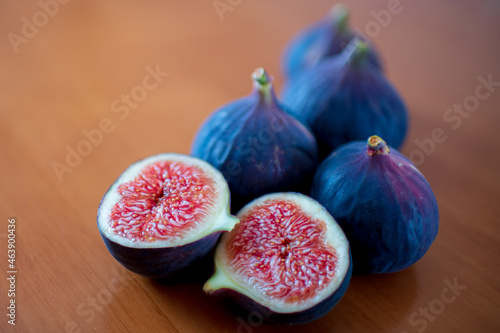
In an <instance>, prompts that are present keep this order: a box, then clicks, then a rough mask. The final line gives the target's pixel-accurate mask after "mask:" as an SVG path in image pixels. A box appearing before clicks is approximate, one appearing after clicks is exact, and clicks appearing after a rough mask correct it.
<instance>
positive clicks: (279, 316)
mask: <svg viewBox="0 0 500 333" xmlns="http://www.w3.org/2000/svg"><path fill="white" fill-rule="evenodd" d="M237 217H238V218H239V219H240V223H239V224H238V225H237V226H236V227H235V228H234V229H233V230H232V231H231V232H230V233H227V234H225V235H223V236H222V237H221V240H220V243H219V244H218V245H217V248H216V251H215V273H214V275H213V276H212V277H211V278H210V279H209V280H208V281H207V282H206V283H205V285H204V290H205V292H207V293H209V294H212V295H222V296H228V297H231V298H233V299H235V300H236V301H237V302H238V303H239V304H240V305H241V306H242V307H243V308H245V309H246V310H247V311H250V312H252V311H257V313H259V314H260V315H261V316H262V317H263V318H264V319H266V320H268V321H271V322H276V323H289V324H291V323H306V322H310V321H312V320H315V319H317V318H319V317H321V316H323V315H325V314H326V313H328V312H329V311H330V310H331V309H332V308H333V307H334V306H335V305H336V304H337V303H338V301H339V300H340V299H341V297H342V296H343V294H344V293H345V291H346V289H347V286H348V284H349V281H350V278H351V271H352V265H351V256H350V250H349V243H348V241H347V238H346V237H345V235H344V233H343V232H342V229H341V228H340V227H339V225H338V224H337V223H336V222H335V220H334V219H333V218H332V216H331V215H330V214H329V213H328V212H327V211H326V210H325V209H324V207H322V206H321V205H320V204H319V203H317V202H316V201H315V200H313V199H311V198H310V197H308V196H305V195H302V194H298V193H291V192H289V193H274V194H268V195H265V196H263V197H260V198H258V199H256V200H254V201H252V202H251V203H249V204H248V205H246V206H245V207H244V208H243V209H242V210H241V211H240V212H239V213H238V215H237Z"/></svg>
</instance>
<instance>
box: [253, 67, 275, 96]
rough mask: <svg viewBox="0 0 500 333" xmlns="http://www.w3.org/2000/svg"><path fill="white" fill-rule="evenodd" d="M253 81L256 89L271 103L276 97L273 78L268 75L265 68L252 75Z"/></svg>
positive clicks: (258, 69) (255, 71)
mask: <svg viewBox="0 0 500 333" xmlns="http://www.w3.org/2000/svg"><path fill="white" fill-rule="evenodd" d="M252 80H253V85H254V87H255V89H257V91H258V92H259V94H260V95H261V97H262V98H263V100H264V101H265V102H270V101H272V100H273V97H274V90H273V84H272V82H273V77H272V76H270V75H269V74H267V72H266V71H265V70H264V68H262V67H259V68H257V69H256V70H254V71H253V73H252Z"/></svg>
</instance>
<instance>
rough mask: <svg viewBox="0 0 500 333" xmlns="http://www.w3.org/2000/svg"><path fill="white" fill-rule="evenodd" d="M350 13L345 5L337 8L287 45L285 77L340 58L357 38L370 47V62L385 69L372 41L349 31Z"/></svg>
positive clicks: (353, 31) (339, 5)
mask: <svg viewBox="0 0 500 333" xmlns="http://www.w3.org/2000/svg"><path fill="white" fill-rule="evenodd" d="M348 19H349V13H348V10H347V8H346V7H345V6H344V5H342V4H336V5H334V6H333V7H332V9H331V10H330V12H329V13H328V14H327V15H326V16H325V17H323V18H322V19H321V20H319V21H318V22H315V23H313V24H312V25H310V26H308V27H306V28H304V29H303V30H302V31H301V32H299V33H298V34H297V35H296V36H295V37H294V38H293V39H292V40H291V41H290V43H289V44H288V45H287V47H286V49H285V52H284V54H283V58H282V69H283V74H284V75H285V77H287V78H292V77H294V76H295V75H297V74H298V73H300V72H302V71H303V70H306V69H308V68H311V67H314V66H316V65H317V64H318V63H319V62H321V61H323V60H325V59H328V58H330V57H332V56H336V55H338V54H340V53H341V52H342V50H343V49H344V48H345V47H346V46H347V45H348V44H349V43H350V42H351V41H352V40H353V39H355V38H360V39H362V40H364V41H365V42H367V43H368V44H370V52H369V55H368V58H369V61H370V62H371V63H372V64H373V65H374V66H375V67H377V68H379V69H382V61H381V60H380V59H381V58H380V55H379V53H378V52H377V51H376V50H375V47H374V46H373V44H372V43H371V42H370V41H369V39H368V37H366V36H365V35H363V34H362V33H361V32H359V31H357V30H353V29H351V28H350V27H349V23H348Z"/></svg>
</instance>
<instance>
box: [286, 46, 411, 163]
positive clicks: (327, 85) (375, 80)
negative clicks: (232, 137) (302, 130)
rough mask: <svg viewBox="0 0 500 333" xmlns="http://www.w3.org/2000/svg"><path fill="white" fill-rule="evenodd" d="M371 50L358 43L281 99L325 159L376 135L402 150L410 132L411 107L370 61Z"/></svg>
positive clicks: (303, 76) (291, 85)
mask: <svg viewBox="0 0 500 333" xmlns="http://www.w3.org/2000/svg"><path fill="white" fill-rule="evenodd" d="M368 52H369V46H368V45H367V44H366V43H364V42H362V41H360V40H358V39H355V40H353V41H352V42H351V43H350V44H349V46H348V47H346V48H345V49H344V51H343V52H342V54H341V56H339V57H334V58H330V59H328V60H324V61H322V62H321V63H320V64H318V65H317V66H315V67H314V68H311V69H309V70H307V71H303V72H302V73H300V74H299V75H297V76H296V77H295V78H293V79H292V80H290V81H288V82H287V84H286V85H285V87H284V89H283V92H282V100H283V103H284V105H285V106H286V107H287V110H288V111H289V113H290V114H291V115H292V116H294V117H295V118H297V119H298V120H300V121H301V122H302V123H304V124H306V125H307V126H309V127H310V128H311V129H312V131H313V132H314V134H315V136H316V139H317V140H318V146H319V151H320V159H324V158H325V157H326V156H327V155H328V154H329V153H330V152H332V151H333V150H334V149H335V148H336V147H338V146H340V145H341V144H344V143H347V142H350V141H356V140H366V138H367V137H369V136H370V135H373V134H377V135H380V136H382V137H384V138H385V139H386V141H387V142H388V144H390V145H392V146H393V147H396V148H399V147H400V146H401V145H402V143H403V141H404V139H405V137H406V132H407V127H408V111H407V108H406V105H405V103H404V101H403V100H402V98H401V97H400V95H399V93H398V92H397V91H396V89H395V88H394V87H393V85H392V84H391V83H390V82H389V81H388V80H387V78H386V77H385V76H384V74H383V73H382V72H381V71H380V70H378V69H377V68H375V67H374V66H373V65H372V64H371V63H370V62H369V61H368V57H367V56H368Z"/></svg>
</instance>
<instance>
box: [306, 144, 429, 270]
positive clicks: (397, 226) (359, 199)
mask: <svg viewBox="0 0 500 333" xmlns="http://www.w3.org/2000/svg"><path fill="white" fill-rule="evenodd" d="M311 196H312V197H313V198H314V199H316V200H317V201H318V202H319V203H321V204H322V205H323V206H324V207H325V208H326V209H327V210H328V211H329V212H330V214H332V216H333V217H334V218H335V219H336V220H337V221H338V223H339V224H340V226H341V227H342V229H343V230H344V232H345V234H346V236H347V238H348V239H349V242H350V244H351V249H352V256H353V262H354V273H356V274H368V273H388V272H395V271H400V270H403V269H405V268H407V267H409V266H411V265H413V264H414V263H415V262H417V261H418V260H419V259H420V258H422V256H423V255H424V254H425V253H426V251H427V250H428V249H429V247H430V246H431V244H432V242H433V241H434V239H435V238H436V236H437V232H438V227H439V210H438V204H437V201H436V197H435V196H434V193H433V191H432V189H431V187H430V185H429V183H428V182H427V180H426V179H425V177H424V176H423V175H422V173H420V172H419V171H418V170H417V168H416V167H415V166H414V165H413V163H412V162H411V161H410V160H409V159H407V158H406V157H405V156H404V155H402V154H401V153H400V152H398V151H397V150H396V149H394V148H392V147H390V146H388V145H387V144H386V142H385V141H384V140H382V139H381V138H380V137H379V136H376V135H374V136H371V137H370V138H369V139H368V143H367V144H366V142H364V141H355V142H351V143H347V144H345V145H342V146H341V147H339V148H338V149H336V150H335V151H334V152H333V153H332V154H331V155H330V156H329V157H328V158H327V159H325V160H324V161H323V162H322V163H321V164H320V166H319V167H318V170H317V172H316V175H315V176H314V180H313V184H312V189H311Z"/></svg>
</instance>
